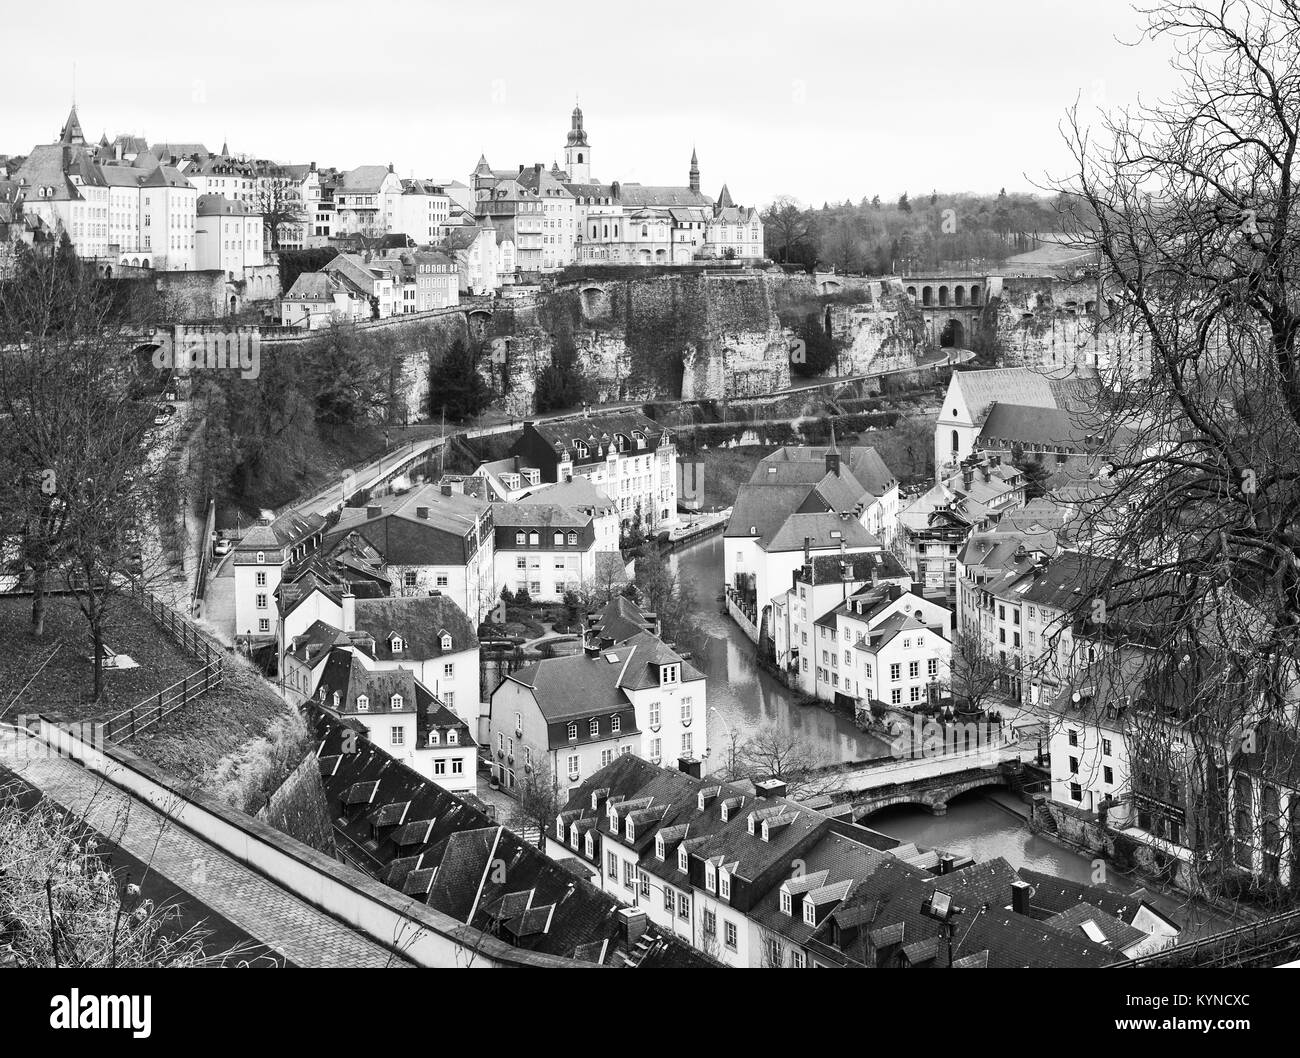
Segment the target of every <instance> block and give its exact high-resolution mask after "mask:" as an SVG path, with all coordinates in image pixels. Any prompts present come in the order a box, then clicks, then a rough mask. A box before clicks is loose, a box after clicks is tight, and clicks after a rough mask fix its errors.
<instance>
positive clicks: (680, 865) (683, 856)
mask: <svg viewBox="0 0 1300 1058" xmlns="http://www.w3.org/2000/svg"><path fill="white" fill-rule="evenodd" d="M690 866H691V861H690V856H689V854H688V853H687V852H686V846H685V845H678V846H677V869H678V870H679V871H686V870H689V869H690Z"/></svg>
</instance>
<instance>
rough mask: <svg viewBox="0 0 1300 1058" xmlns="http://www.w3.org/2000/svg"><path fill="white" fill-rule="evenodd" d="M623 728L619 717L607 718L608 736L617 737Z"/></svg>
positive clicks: (621, 719)
mask: <svg viewBox="0 0 1300 1058" xmlns="http://www.w3.org/2000/svg"><path fill="white" fill-rule="evenodd" d="M622 727H623V718H622V717H621V716H611V717H610V718H609V730H610V734H613V735H617V734H618V733H619V731H620V730H621V729H622Z"/></svg>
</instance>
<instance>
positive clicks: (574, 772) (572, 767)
mask: <svg viewBox="0 0 1300 1058" xmlns="http://www.w3.org/2000/svg"><path fill="white" fill-rule="evenodd" d="M577 777H578V755H577V754H576V753H571V754H569V778H570V779H577Z"/></svg>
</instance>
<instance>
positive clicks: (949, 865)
mask: <svg viewBox="0 0 1300 1058" xmlns="http://www.w3.org/2000/svg"><path fill="white" fill-rule="evenodd" d="M956 866H957V857H956V856H954V855H953V854H952V853H950V852H949V853H944V855H942V856H940V857H939V873H940V874H952V871H953V868H954V867H956Z"/></svg>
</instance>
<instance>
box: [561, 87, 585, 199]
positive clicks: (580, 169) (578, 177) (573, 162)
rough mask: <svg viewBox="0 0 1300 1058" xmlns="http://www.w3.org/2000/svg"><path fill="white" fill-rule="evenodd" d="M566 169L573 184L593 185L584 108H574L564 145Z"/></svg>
mask: <svg viewBox="0 0 1300 1058" xmlns="http://www.w3.org/2000/svg"><path fill="white" fill-rule="evenodd" d="M564 168H565V169H566V170H568V173H569V182H570V183H572V184H589V183H591V144H589V143H588V142H587V130H586V129H584V128H583V127H582V107H580V106H574V108H573V114H572V116H571V118H570V121H569V135H568V138H567V139H566V140H565V144H564Z"/></svg>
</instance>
